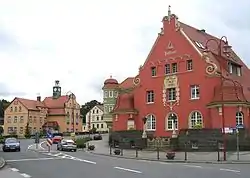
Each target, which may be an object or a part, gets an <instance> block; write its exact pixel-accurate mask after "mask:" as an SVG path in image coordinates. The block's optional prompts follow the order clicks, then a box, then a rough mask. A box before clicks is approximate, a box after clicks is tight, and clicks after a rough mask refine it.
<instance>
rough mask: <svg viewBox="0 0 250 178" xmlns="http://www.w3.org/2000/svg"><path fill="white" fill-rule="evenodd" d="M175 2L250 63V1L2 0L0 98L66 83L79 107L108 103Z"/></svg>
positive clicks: (183, 15)
mask: <svg viewBox="0 0 250 178" xmlns="http://www.w3.org/2000/svg"><path fill="white" fill-rule="evenodd" d="M168 5H171V6H172V8H171V9H172V13H175V14H176V15H177V16H178V17H179V20H180V21H182V22H184V23H187V24H189V25H192V26H195V27H197V28H199V29H206V31H207V32H208V33H212V34H214V35H216V36H218V37H220V36H222V35H226V36H227V37H228V39H229V43H230V44H231V45H232V46H233V48H234V49H235V50H236V52H237V54H238V55H239V56H240V57H241V58H242V59H243V61H245V62H246V63H247V64H248V65H250V57H249V41H250V35H249V32H250V20H249V17H250V1H247V0H240V1H237V3H235V1H234V0H188V1H187V0H154V1H153V0H105V1H104V0H0V62H1V64H0V66H1V75H0V98H5V99H8V100H12V99H13V97H15V96H19V97H26V98H30V99H32V98H34V99H35V98H36V95H37V94H38V93H40V94H41V96H42V97H45V96H51V95H52V86H53V85H54V80H60V82H61V86H62V90H63V93H66V92H67V91H72V92H73V93H75V94H76V97H77V99H78V101H79V103H80V104H84V103H85V102H87V101H89V100H92V99H96V100H99V101H102V92H101V87H102V85H103V81H104V80H105V79H106V78H109V76H110V75H112V76H113V78H116V79H118V81H119V82H121V81H122V80H124V79H125V78H126V77H130V76H135V75H136V74H137V72H138V68H139V66H140V65H141V64H143V62H144V60H145V58H146V57H147V55H148V53H149V50H150V49H151V47H152V45H153V43H154V40H155V39H156V37H157V33H158V32H160V28H161V27H162V23H161V20H162V17H163V16H165V15H167V11H168ZM247 52H248V55H247Z"/></svg>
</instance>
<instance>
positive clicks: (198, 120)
mask: <svg viewBox="0 0 250 178" xmlns="http://www.w3.org/2000/svg"><path fill="white" fill-rule="evenodd" d="M189 120H190V121H189V128H191V129H192V128H195V127H196V126H201V127H203V122H202V115H201V113H200V112H199V111H194V112H192V113H191V114H190V118H189Z"/></svg>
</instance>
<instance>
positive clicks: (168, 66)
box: [165, 64, 171, 75]
mask: <svg viewBox="0 0 250 178" xmlns="http://www.w3.org/2000/svg"><path fill="white" fill-rule="evenodd" d="M170 73H171V66H170V64H166V65H165V74H166V75H167V74H170Z"/></svg>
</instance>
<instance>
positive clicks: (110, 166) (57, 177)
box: [0, 140, 249, 178]
mask: <svg viewBox="0 0 250 178" xmlns="http://www.w3.org/2000/svg"><path fill="white" fill-rule="evenodd" d="M30 144H33V141H31V140H22V141H21V145H22V147H21V148H22V150H21V152H14V153H3V152H0V156H3V157H4V158H5V159H6V161H7V166H6V168H5V169H3V170H1V171H0V177H10V178H23V177H25V178H29V177H32V178H44V177H50V178H68V177H71V178H82V177H87V178H97V177H102V178H118V177H119V178H127V177H130V178H140V177H143V178H152V177H157V178H166V177H170V178H184V177H185V178H200V177H202V178H211V177H220V178H237V177H240V178H249V165H243V164H242V165H240V164H239V165H224V164H223V165H222V164H216V165H209V164H199V165H198V164H181V163H159V162H149V161H139V160H127V159H121V158H113V157H107V156H99V155H92V154H90V153H86V152H83V151H77V152H56V151H55V150H54V151H53V152H51V153H37V152H33V151H29V150H27V148H28V147H30V146H29V145H30ZM54 148H55V147H54ZM54 148H53V149H54Z"/></svg>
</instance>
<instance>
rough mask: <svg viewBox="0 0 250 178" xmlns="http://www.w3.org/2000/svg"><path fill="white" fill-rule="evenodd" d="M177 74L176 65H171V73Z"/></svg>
mask: <svg viewBox="0 0 250 178" xmlns="http://www.w3.org/2000/svg"><path fill="white" fill-rule="evenodd" d="M177 72H178V64H177V63H176V62H175V63H172V73H173V74H175V73H177Z"/></svg>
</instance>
